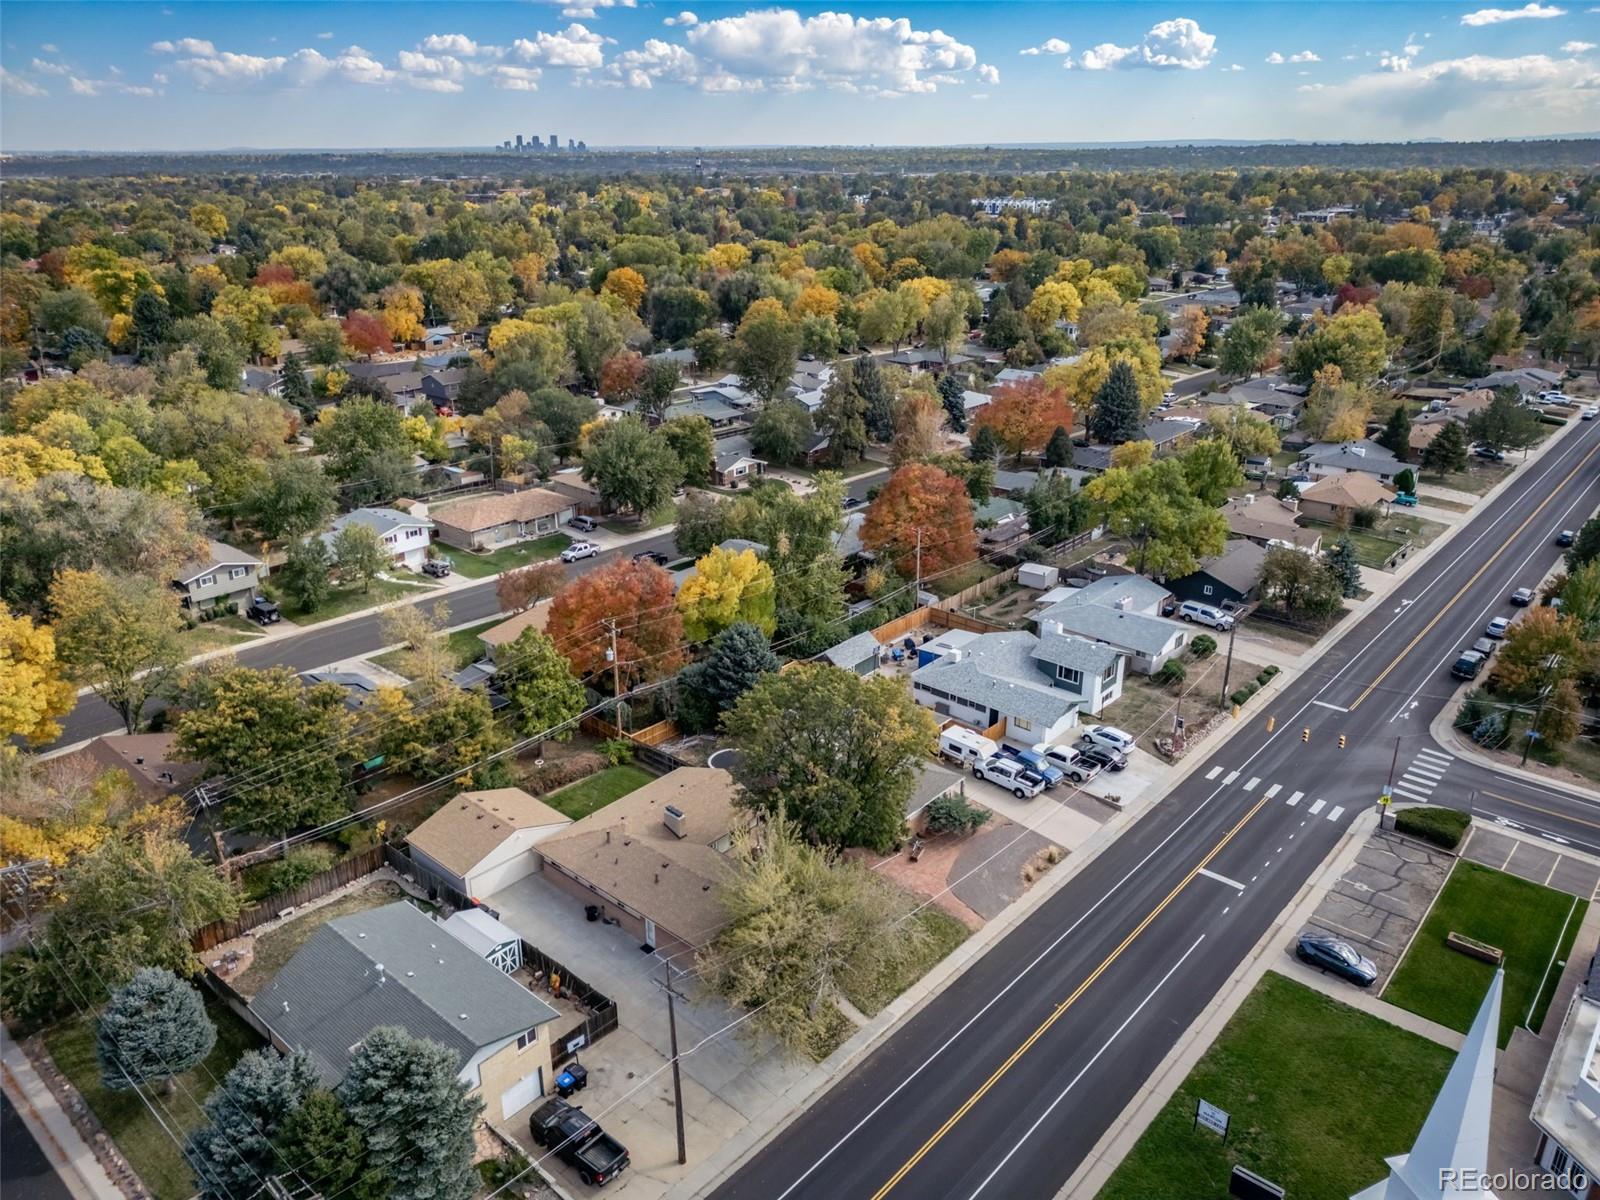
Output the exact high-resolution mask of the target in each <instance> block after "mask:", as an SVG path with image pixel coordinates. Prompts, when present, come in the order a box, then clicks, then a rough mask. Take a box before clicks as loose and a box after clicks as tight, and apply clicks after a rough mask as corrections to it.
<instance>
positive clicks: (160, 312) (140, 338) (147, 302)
mask: <svg viewBox="0 0 1600 1200" xmlns="http://www.w3.org/2000/svg"><path fill="white" fill-rule="evenodd" d="M132 316H133V341H134V350H135V352H136V353H137V354H138V355H139V357H140V358H142V359H148V358H150V357H152V356H153V355H154V354H155V352H156V350H157V349H158V348H159V347H160V346H161V345H162V344H163V343H166V342H170V341H171V340H172V334H173V325H174V322H173V320H172V308H171V306H170V305H169V304H168V303H167V301H166V298H165V297H163V296H161V295H159V294H158V293H157V292H156V291H155V289H153V288H146V289H145V290H144V291H142V292H140V293H139V294H138V295H137V296H136V297H134V301H133V314H132Z"/></svg>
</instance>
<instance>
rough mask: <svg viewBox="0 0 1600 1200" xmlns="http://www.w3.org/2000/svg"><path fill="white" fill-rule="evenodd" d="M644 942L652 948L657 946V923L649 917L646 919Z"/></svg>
mask: <svg viewBox="0 0 1600 1200" xmlns="http://www.w3.org/2000/svg"><path fill="white" fill-rule="evenodd" d="M644 944H645V945H646V946H649V947H650V949H652V950H654V949H655V948H656V923H655V922H654V921H652V920H651V919H650V918H649V917H646V918H645V919H644Z"/></svg>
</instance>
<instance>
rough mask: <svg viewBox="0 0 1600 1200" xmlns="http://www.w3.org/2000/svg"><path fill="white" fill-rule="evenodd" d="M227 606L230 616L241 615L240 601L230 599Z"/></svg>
mask: <svg viewBox="0 0 1600 1200" xmlns="http://www.w3.org/2000/svg"><path fill="white" fill-rule="evenodd" d="M227 607H228V615H229V616H230V617H237V616H238V615H239V602H238V601H237V600H229V601H228V606H227Z"/></svg>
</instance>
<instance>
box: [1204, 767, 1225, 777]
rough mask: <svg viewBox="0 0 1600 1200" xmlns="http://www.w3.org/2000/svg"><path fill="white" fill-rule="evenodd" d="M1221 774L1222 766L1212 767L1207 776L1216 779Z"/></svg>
mask: <svg viewBox="0 0 1600 1200" xmlns="http://www.w3.org/2000/svg"><path fill="white" fill-rule="evenodd" d="M1221 774H1222V768H1221V767H1212V768H1211V770H1209V771H1207V772H1206V778H1207V779H1215V778H1216V777H1217V776H1218V775H1221Z"/></svg>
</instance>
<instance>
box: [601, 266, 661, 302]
mask: <svg viewBox="0 0 1600 1200" xmlns="http://www.w3.org/2000/svg"><path fill="white" fill-rule="evenodd" d="M649 290H650V285H649V284H648V283H646V282H645V280H644V276H643V275H641V274H639V272H637V271H635V270H634V269H633V268H632V267H618V268H617V269H616V270H614V271H610V272H608V273H607V274H606V281H605V282H604V283H603V284H601V285H600V294H601V295H603V296H615V297H616V298H617V299H618V300H621V301H622V303H623V304H625V305H627V306H628V311H629V312H638V311H639V305H641V304H643V303H644V294H645V293H646V292H647V291H649Z"/></svg>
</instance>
